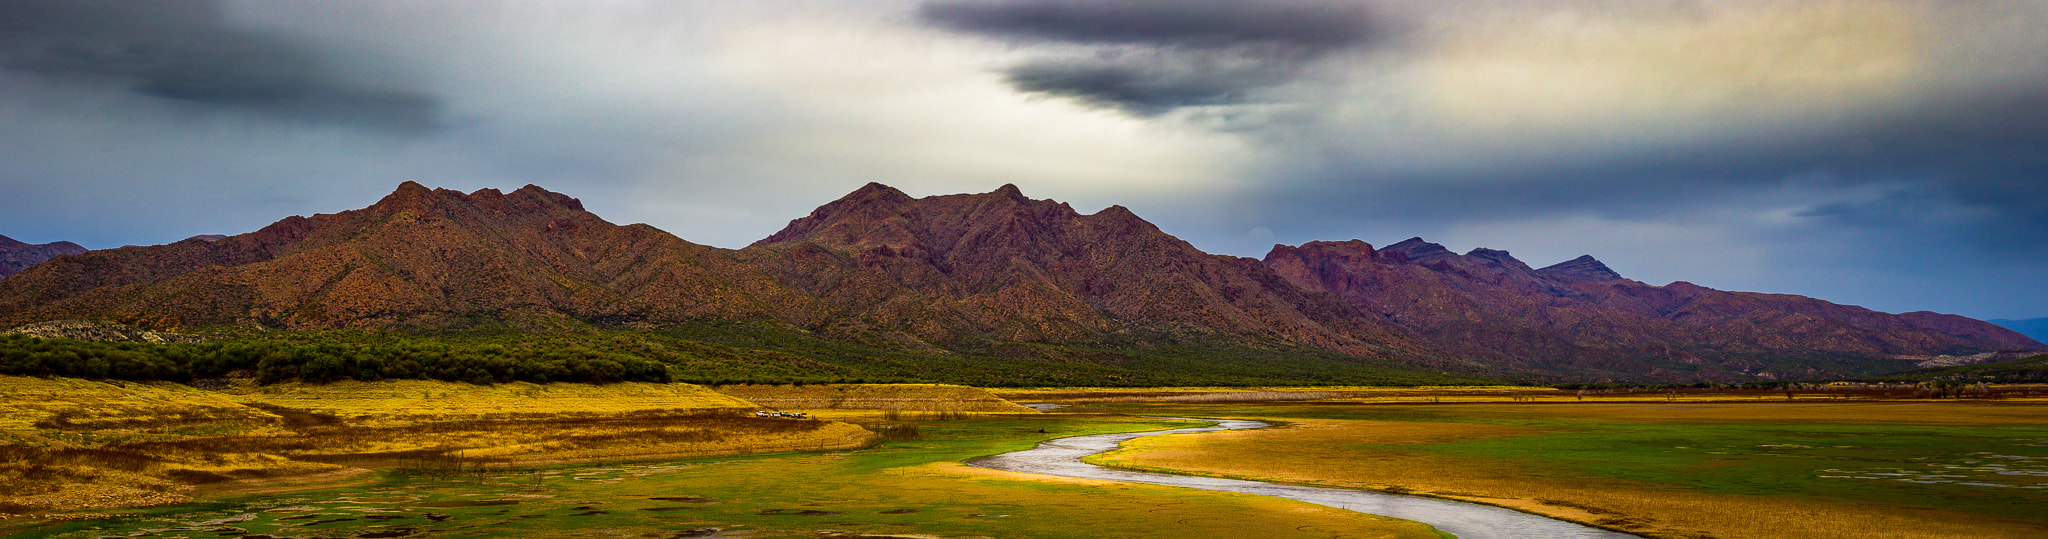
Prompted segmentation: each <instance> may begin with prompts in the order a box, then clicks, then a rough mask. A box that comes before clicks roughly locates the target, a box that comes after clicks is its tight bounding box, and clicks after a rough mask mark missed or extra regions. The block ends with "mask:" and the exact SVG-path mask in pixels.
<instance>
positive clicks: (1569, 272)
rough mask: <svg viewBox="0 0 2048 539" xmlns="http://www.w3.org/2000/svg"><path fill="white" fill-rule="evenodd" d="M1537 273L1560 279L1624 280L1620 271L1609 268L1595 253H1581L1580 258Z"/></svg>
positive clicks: (1598, 281) (1589, 280)
mask: <svg viewBox="0 0 2048 539" xmlns="http://www.w3.org/2000/svg"><path fill="white" fill-rule="evenodd" d="M1536 274H1537V275H1542V276H1544V277H1549V278H1552V279H1557V280H1560V281H1585V282H1593V283H1604V282H1609V281H1619V280H1622V276H1621V274H1620V273H1616V272H1615V271H1614V270H1613V269H1609V268H1608V267H1607V265H1606V264H1602V263H1600V261H1599V260H1597V259H1594V258H1593V255H1579V257H1578V258H1574V259H1571V260H1566V261H1563V262H1558V263H1556V264H1552V265H1550V266H1548V267H1545V268H1543V269H1539V270H1536Z"/></svg>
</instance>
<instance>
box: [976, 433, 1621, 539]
mask: <svg viewBox="0 0 2048 539" xmlns="http://www.w3.org/2000/svg"><path fill="white" fill-rule="evenodd" d="M1168 419H1187V420H1190V421H1212V422H1215V423H1216V425H1214V426H1209V427H1193V428H1185V429H1173V430H1165V431H1152V432H1128V433H1117V434H1097V435H1090V436H1075V437H1071V438H1061V439H1058V440H1051V441H1047V442H1044V443H1040V444H1039V445H1038V447H1035V448H1032V449H1027V450H1024V451H1018V452H1014V453H1004V454H1001V455H995V456H991V457H982V458H978V459H974V460H970V461H968V462H967V464H968V465H971V466H977V467H982V468H989V469H995V470H1004V471H1012V472H1024V473H1036V474H1046V475H1058V476H1065V477H1079V478H1085V479H1100V480H1106V481H1124V482H1130V483H1146V484H1153V485H1168V486H1176V487H1186V488H1193V489H1201V490H1214V491H1222V492H1239V493H1244V494H1257V495H1262V496H1274V497H1279V498H1287V499H1291V500H1299V501H1304V502H1308V503H1313V504H1319V505H1326V506H1330V507H1336V508H1339V509H1345V510H1351V511H1358V512H1362V513H1369V514H1374V515H1380V516H1386V517H1393V518H1399V519H1405V520H1413V521H1416V522H1421V523H1424V524H1429V525H1431V526H1435V527H1436V528H1437V529H1438V530H1442V531H1445V532H1448V533H1451V534H1454V535H1457V536H1458V537H1461V538H1465V539H1491V538H1517V537H1559V538H1623V537H1635V536H1634V535H1629V534H1625V533H1620V532H1615V531H1609V530H1603V529H1600V528H1594V527H1590V526H1585V525H1581V524H1576V523H1572V522H1565V521H1562V520H1556V519H1551V518H1545V517H1541V516H1537V515H1532V514H1528V513H1523V512H1520V511H1514V510H1511V509H1504V508H1500V507H1494V506H1490V505H1479V504H1472V503H1463V502H1456V501H1450V500H1442V499H1436V498H1424V497H1419V496H1402V495H1398V494H1385V493H1379V492H1368V491H1361V490H1346V489H1336V488H1321V487H1308V486H1300V485H1281V484H1273V483H1263V482H1258V481H1245V480H1241V479H1223V478H1214V477H1195V476H1182V475H1167V474H1157V473H1147V472H1136V471H1129V470H1118V469H1113V468H1104V467H1101V466H1096V465H1093V464H1088V463H1085V462H1081V458H1082V457H1086V456H1089V455H1094V454H1097V453H1106V452H1109V451H1114V450H1116V449H1117V447H1118V446H1119V445H1121V444H1123V442H1125V441H1127V440H1133V439H1137V438H1142V437H1146V436H1160V435H1165V434H1186V433H1197V432H1214V431H1223V430H1236V429H1255V428H1263V427H1267V426H1269V425H1268V424H1267V423H1263V422H1259V421H1242V420H1212V419H1191V418H1168Z"/></svg>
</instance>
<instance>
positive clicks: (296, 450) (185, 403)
mask: <svg viewBox="0 0 2048 539" xmlns="http://www.w3.org/2000/svg"><path fill="white" fill-rule="evenodd" d="M752 409H753V406H752V405H751V403H748V402H746V401H742V400H738V399H734V398H732V397H729V396H726V395H723V394H719V393H715V392H711V391H709V390H707V389H704V388H702V387H700V386H693V385H689V384H647V383H617V384H606V385H588V384H549V385H534V384H524V383H513V384H498V385H491V386H480V385H472V384H462V383H447V382H431V381H418V380H407V381H382V382H338V383H333V384H326V385H303V384H281V385H271V386H252V385H248V384H246V383H244V384H241V385H235V386H232V387H225V388H218V389H215V390H208V389H198V388H193V387H190V386H185V385H180V384H174V383H169V382H147V383H138V382H120V381H87V380H78V379H66V378H47V379H46V378H29V377H0V412H4V416H0V417H4V421H0V457H4V458H0V514H9V513H12V514H25V513H27V514H33V513H41V512H46V511H50V510H53V509H78V508H120V507H136V506H148V505H161V504H166V503H180V502H184V501H188V500H190V499H191V497H192V496H198V495H207V494H211V493H220V492H234V491H239V490H247V489H253V488H275V487H280V486H283V485H281V483H307V482H315V483H317V482H331V481H339V480H360V477H359V476H362V475H363V474H365V473H367V472H368V471H369V470H371V469H393V468H413V469H443V468H453V467H459V466H477V465H495V466H511V465H523V464H536V463H559V462H591V461H606V460H619V459H632V458H657V457H689V456H702V455H730V454H750V453H764V452H777V451H820V450H831V449H847V448H856V447H863V446H866V445H869V444H871V443H873V442H874V441H875V440H876V439H877V438H878V437H877V435H876V434H875V433H873V432H871V431H868V430H866V429H864V428H861V427H860V426H857V425H853V424H850V423H845V422H839V421H811V420H801V421H800V420H789V419H768V418H756V417H753V416H752V414H751V412H750V411H751V410H752Z"/></svg>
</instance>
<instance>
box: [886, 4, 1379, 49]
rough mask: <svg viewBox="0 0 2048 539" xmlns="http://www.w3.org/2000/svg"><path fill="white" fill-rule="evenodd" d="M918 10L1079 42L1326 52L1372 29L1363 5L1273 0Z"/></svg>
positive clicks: (971, 29)
mask: <svg viewBox="0 0 2048 539" xmlns="http://www.w3.org/2000/svg"><path fill="white" fill-rule="evenodd" d="M918 14H919V15H920V16H922V17H923V18H924V20H925V21H927V22H929V23H931V24H934V25H937V26H939V27H942V28H947V29H951V30H955V31H960V32H967V33H975V34H983V35H991V36H1005V37H1013V38H1022V39H1027V40H1042V41H1060V42H1067V43H1080V44H1142V45H1171V46H1181V47H1193V48H1228V47H1238V46H1245V45H1265V46H1271V45H1279V46H1284V47H1287V48H1293V49H1299V50H1303V51H1328V50H1332V49H1338V48H1343V47H1348V46H1351V45H1355V44H1358V43H1361V42H1363V41H1365V40H1366V39H1367V37H1368V35H1369V34H1368V32H1367V28H1366V24H1365V22H1366V12H1365V9H1364V8H1363V6H1358V5H1351V4H1332V3H1305V2H1287V1H1273V0H1235V1H1232V0H1013V1H997V2H931V3H927V4H925V5H924V6H923V7H922V8H921V9H919V10H918Z"/></svg>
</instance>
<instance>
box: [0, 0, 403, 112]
mask: <svg viewBox="0 0 2048 539" xmlns="http://www.w3.org/2000/svg"><path fill="white" fill-rule="evenodd" d="M0 69H6V70H9V71H15V72H20V73H30V74H35V75H39V76H43V77H47V78H52V79H58V80H65V81H72V82H83V83H88V84H104V85H114V86H117V87H119V88H122V89H125V90H127V91H129V92H133V93H134V94H137V95H142V96H148V97H153V98H161V99H167V100H171V101H175V102H181V103H186V104H190V105H195V106H200V107H211V108H215V109H221V110H237V111H246V112H253V113H257V114H261V115H265V116H269V117H273V118H278V119H283V120H289V121H306V122H316V123H328V124H341V125H353V126H358V127H366V128H373V129H379V130H386V131H394V132H417V131H422V130H427V129H431V128H432V127H434V125H435V119H434V115H435V112H436V110H437V108H438V107H439V102H438V100H437V99H435V98H434V97H433V96H431V95H427V94H424V93H419V92H411V91H403V90H394V89H384V88H377V87H375V85H371V84H362V83H360V82H357V81H349V80H344V79H345V78H346V77H344V76H343V75H341V74H340V73H338V72H336V70H333V69H330V68H329V67H328V66H327V65H325V64H324V62H323V59H322V56H321V52H320V51H318V50H316V49H314V48H313V47H312V46H310V45H308V44H304V43H300V42H296V41H293V40H291V39H288V38H286V37H282V36H276V35H270V34H265V33H261V32H255V31H249V30H244V29H238V28H233V27H230V26H228V25H227V24H226V23H225V21H224V20H223V16H222V12H221V6H220V3H219V2H218V1H216V0H151V1H146V2H129V1H111V0H83V1H79V0H71V1H35V0H0Z"/></svg>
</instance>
